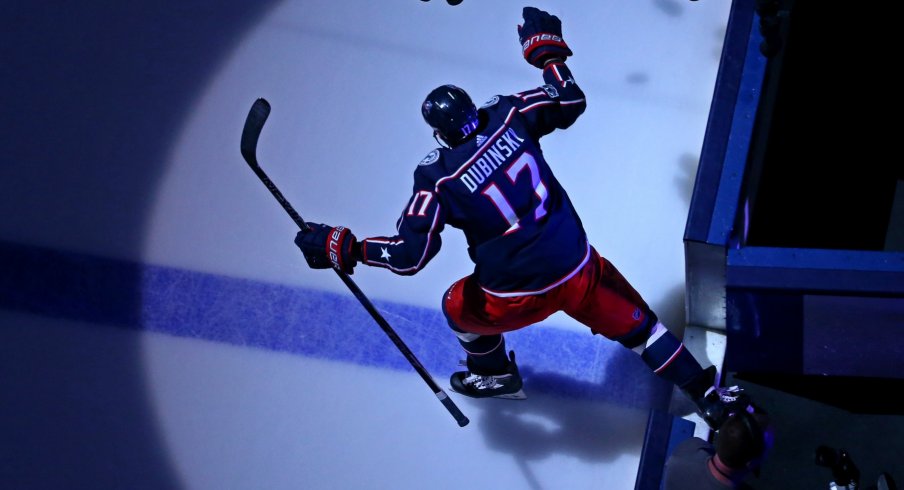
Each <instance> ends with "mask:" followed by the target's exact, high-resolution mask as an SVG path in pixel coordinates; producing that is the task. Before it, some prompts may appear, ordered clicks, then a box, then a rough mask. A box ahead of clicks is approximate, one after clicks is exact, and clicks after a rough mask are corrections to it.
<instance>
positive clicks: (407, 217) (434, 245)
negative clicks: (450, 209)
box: [361, 173, 445, 276]
mask: <svg viewBox="0 0 904 490" xmlns="http://www.w3.org/2000/svg"><path fill="white" fill-rule="evenodd" d="M423 180H425V179H418V177H417V173H416V174H415V185H414V192H413V193H412V195H411V197H410V198H409V199H408V203H407V204H406V205H405V209H404V210H402V216H401V217H400V218H399V220H398V222H397V223H396V234H395V235H393V236H377V237H371V238H366V239H364V240H362V244H361V254H362V256H363V263H365V264H367V265H370V266H375V267H385V268H387V269H389V270H391V271H392V272H395V273H396V274H400V275H404V276H410V275H413V274H416V273H417V272H418V271H419V270H421V269H423V268H424V266H425V265H427V262H429V261H430V259H432V258H433V257H434V256H435V255H436V254H437V252H439V249H440V247H441V246H442V241H441V239H440V233H441V232H442V231H443V228H444V226H445V217H444V212H445V210H444V209H443V206H442V204H441V203H440V202H439V199H438V198H437V195H436V192H435V189H434V187H433V185H432V184H430V183H429V182H419V181H423Z"/></svg>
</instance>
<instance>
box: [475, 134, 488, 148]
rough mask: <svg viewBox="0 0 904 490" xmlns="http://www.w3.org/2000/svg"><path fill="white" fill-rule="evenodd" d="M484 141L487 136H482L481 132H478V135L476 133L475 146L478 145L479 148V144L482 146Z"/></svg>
mask: <svg viewBox="0 0 904 490" xmlns="http://www.w3.org/2000/svg"><path fill="white" fill-rule="evenodd" d="M486 142H487V137H486V136H484V135H482V134H478V135H477V147H478V148H480V147H481V146H483V144H484V143H486Z"/></svg>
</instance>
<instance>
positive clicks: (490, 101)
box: [480, 95, 499, 108]
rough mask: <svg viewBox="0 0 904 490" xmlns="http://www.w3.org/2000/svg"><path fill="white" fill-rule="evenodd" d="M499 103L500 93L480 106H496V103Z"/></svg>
mask: <svg viewBox="0 0 904 490" xmlns="http://www.w3.org/2000/svg"><path fill="white" fill-rule="evenodd" d="M498 103H499V96H498V95H494V96H493V98H491V99H490V100H488V101H486V102H484V103H483V105H482V106H480V107H481V108H483V107H492V106H494V105H496V104H498Z"/></svg>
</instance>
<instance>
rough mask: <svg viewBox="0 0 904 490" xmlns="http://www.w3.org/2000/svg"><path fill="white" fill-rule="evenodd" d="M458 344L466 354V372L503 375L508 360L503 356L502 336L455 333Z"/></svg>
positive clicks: (503, 344) (503, 343)
mask: <svg viewBox="0 0 904 490" xmlns="http://www.w3.org/2000/svg"><path fill="white" fill-rule="evenodd" d="M455 334H456V336H458V343H460V344H461V346H462V348H464V350H465V352H467V354H468V370H469V371H471V372H472V373H475V374H480V375H490V374H501V373H504V372H505V370H506V368H507V367H508V364H509V360H508V357H506V355H505V338H504V337H503V336H502V334H495V335H477V334H469V333H464V332H455Z"/></svg>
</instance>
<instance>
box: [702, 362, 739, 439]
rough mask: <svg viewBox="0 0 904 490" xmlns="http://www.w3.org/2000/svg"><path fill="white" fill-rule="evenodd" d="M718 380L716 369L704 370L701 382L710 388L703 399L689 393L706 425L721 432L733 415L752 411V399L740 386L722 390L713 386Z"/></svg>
mask: <svg viewBox="0 0 904 490" xmlns="http://www.w3.org/2000/svg"><path fill="white" fill-rule="evenodd" d="M715 379H716V367H715V366H710V367H708V368H706V369H705V370H704V374H703V376H702V377H701V381H705V382H706V384H707V386H709V387H710V388H709V389H708V390H707V391H706V392H705V393H704V395H703V396H702V397H695V396H694V395H693V394H691V393H688V396H690V398H691V400H693V402H694V404H695V405H697V412H698V413H699V414H700V416H701V417H703V420H704V421H706V424H707V425H709V427H710V428H711V429H712V430H719V428H721V427H722V424H723V423H724V422H725V421H726V420H728V417H729V416H730V415H731V414H733V413H737V412H740V411H742V410H744V411H751V410H752V406H751V404H750V397H749V396H748V395H747V394H746V393H744V390H743V389H741V387H739V386H730V387H727V388H720V387H716V386H713V383H714V381H715Z"/></svg>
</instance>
